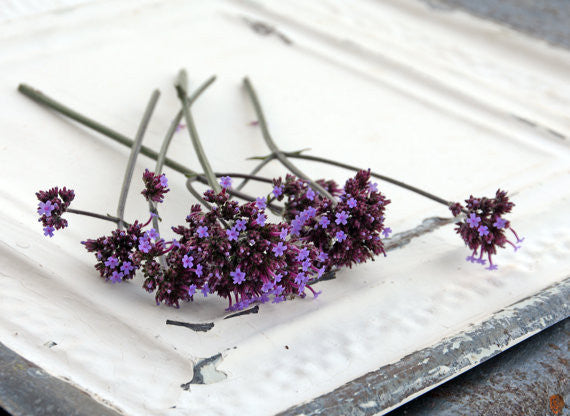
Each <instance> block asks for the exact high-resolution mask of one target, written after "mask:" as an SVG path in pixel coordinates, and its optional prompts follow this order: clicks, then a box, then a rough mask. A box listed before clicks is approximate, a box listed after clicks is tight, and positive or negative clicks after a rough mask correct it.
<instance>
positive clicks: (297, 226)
mask: <svg viewBox="0 0 570 416" xmlns="http://www.w3.org/2000/svg"><path fill="white" fill-rule="evenodd" d="M304 224H305V221H303V220H302V219H301V218H299V217H295V219H293V221H291V235H299V234H300V232H301V230H302V229H303V225H304Z"/></svg>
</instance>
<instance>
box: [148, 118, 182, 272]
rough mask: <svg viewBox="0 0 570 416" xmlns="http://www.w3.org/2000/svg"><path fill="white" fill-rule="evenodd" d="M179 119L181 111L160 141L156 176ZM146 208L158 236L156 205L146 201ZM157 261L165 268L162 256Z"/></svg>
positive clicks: (158, 173) (162, 164)
mask: <svg viewBox="0 0 570 416" xmlns="http://www.w3.org/2000/svg"><path fill="white" fill-rule="evenodd" d="M181 119H182V110H180V111H179V112H178V113H177V114H176V116H175V117H174V119H173V120H172V122H171V123H170V126H169V127H168V130H167V131H166V136H165V137H164V140H163V141H162V146H160V151H159V152H158V158H157V159H156V166H155V168H154V172H155V174H157V175H160V174H161V172H162V167H163V166H164V161H165V158H166V153H167V152H168V148H169V146H170V143H171V142H172V138H173V137H174V133H176V129H177V128H178V125H179V124H180V120H181ZM148 208H149V211H150V212H151V213H154V214H156V215H154V216H153V217H152V227H153V228H154V229H155V230H156V232H157V233H158V235H160V228H159V224H158V218H159V217H158V209H157V208H156V205H155V204H154V203H153V202H152V201H148ZM158 260H159V262H160V265H161V266H162V267H166V260H165V259H164V255H162V256H160V257H159V258H158Z"/></svg>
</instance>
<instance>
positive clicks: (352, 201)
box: [346, 197, 356, 208]
mask: <svg viewBox="0 0 570 416" xmlns="http://www.w3.org/2000/svg"><path fill="white" fill-rule="evenodd" d="M346 203H347V205H348V206H349V207H350V208H354V207H355V206H356V199H354V198H353V197H350V199H349V200H348V201H346Z"/></svg>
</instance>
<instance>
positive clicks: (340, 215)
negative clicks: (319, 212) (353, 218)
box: [334, 211, 348, 225]
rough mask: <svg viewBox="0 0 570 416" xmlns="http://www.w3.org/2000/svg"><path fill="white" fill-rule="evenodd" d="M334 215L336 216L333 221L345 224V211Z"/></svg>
mask: <svg viewBox="0 0 570 416" xmlns="http://www.w3.org/2000/svg"><path fill="white" fill-rule="evenodd" d="M335 216H336V220H335V221H334V222H335V223H337V224H343V225H346V220H347V219H348V214H347V213H346V211H341V212H337V213H336V214H335Z"/></svg>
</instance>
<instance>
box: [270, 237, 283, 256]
mask: <svg viewBox="0 0 570 416" xmlns="http://www.w3.org/2000/svg"><path fill="white" fill-rule="evenodd" d="M285 248H286V246H285V244H283V243H282V242H281V241H280V242H279V243H278V244H277V245H276V246H275V247H273V249H272V250H271V251H273V252H274V253H275V257H281V256H282V255H283V253H284V252H285Z"/></svg>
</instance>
